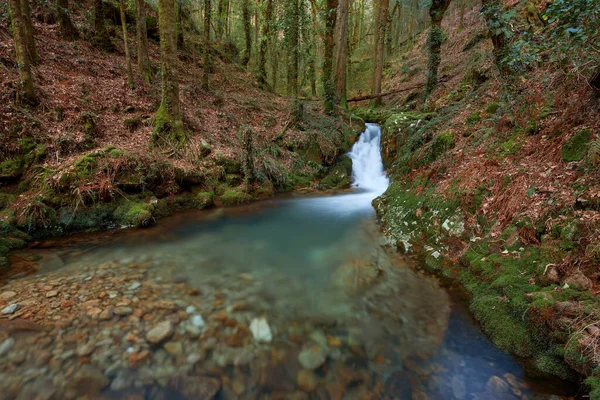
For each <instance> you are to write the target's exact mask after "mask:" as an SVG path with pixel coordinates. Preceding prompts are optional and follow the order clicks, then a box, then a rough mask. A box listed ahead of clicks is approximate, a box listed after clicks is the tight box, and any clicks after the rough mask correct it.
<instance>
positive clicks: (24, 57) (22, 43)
mask: <svg viewBox="0 0 600 400" xmlns="http://www.w3.org/2000/svg"><path fill="white" fill-rule="evenodd" d="M10 8H11V9H12V28H13V39H14V42H15V51H16V53H17V65H18V68H19V78H20V82H19V92H18V94H19V95H21V92H22V96H23V99H24V100H25V102H27V103H29V104H31V105H35V104H37V102H38V100H37V96H36V94H35V89H34V87H33V74H32V73H31V59H30V55H29V54H28V50H27V41H26V37H25V28H24V27H23V25H24V23H23V15H22V11H21V4H20V1H19V0H10Z"/></svg>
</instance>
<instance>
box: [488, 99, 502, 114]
mask: <svg viewBox="0 0 600 400" xmlns="http://www.w3.org/2000/svg"><path fill="white" fill-rule="evenodd" d="M499 108H500V104H498V102H493V103H490V104H489V105H488V106H487V108H486V109H485V112H486V113H488V114H491V115H494V114H496V112H498V109H499Z"/></svg>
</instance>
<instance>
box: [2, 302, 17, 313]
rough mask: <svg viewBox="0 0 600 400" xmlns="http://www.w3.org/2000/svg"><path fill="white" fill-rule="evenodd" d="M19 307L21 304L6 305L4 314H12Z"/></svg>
mask: <svg viewBox="0 0 600 400" xmlns="http://www.w3.org/2000/svg"><path fill="white" fill-rule="evenodd" d="M18 309H19V305H18V304H11V305H9V306H6V307H4V309H3V310H2V314H5V315H6V314H12V313H14V312H15V311H17V310H18Z"/></svg>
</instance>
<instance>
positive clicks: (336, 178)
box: [320, 165, 351, 189]
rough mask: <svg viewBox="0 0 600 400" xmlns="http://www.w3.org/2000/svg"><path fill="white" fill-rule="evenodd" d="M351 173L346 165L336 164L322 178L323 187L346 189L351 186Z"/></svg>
mask: <svg viewBox="0 0 600 400" xmlns="http://www.w3.org/2000/svg"><path fill="white" fill-rule="evenodd" d="M350 183H351V182H350V175H348V172H347V169H346V167H345V166H344V165H338V166H336V167H335V168H334V169H333V170H332V171H331V172H330V173H329V174H327V176H326V177H325V178H323V179H322V180H321V183H320V187H321V189H344V188H347V187H350Z"/></svg>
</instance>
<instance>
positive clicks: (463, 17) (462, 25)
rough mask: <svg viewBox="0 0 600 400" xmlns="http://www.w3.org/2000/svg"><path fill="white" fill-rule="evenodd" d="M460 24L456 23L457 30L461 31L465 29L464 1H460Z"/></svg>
mask: <svg viewBox="0 0 600 400" xmlns="http://www.w3.org/2000/svg"><path fill="white" fill-rule="evenodd" d="M459 12H460V22H459V23H458V29H459V30H461V31H462V30H463V28H464V27H465V0H460V11H459Z"/></svg>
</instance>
